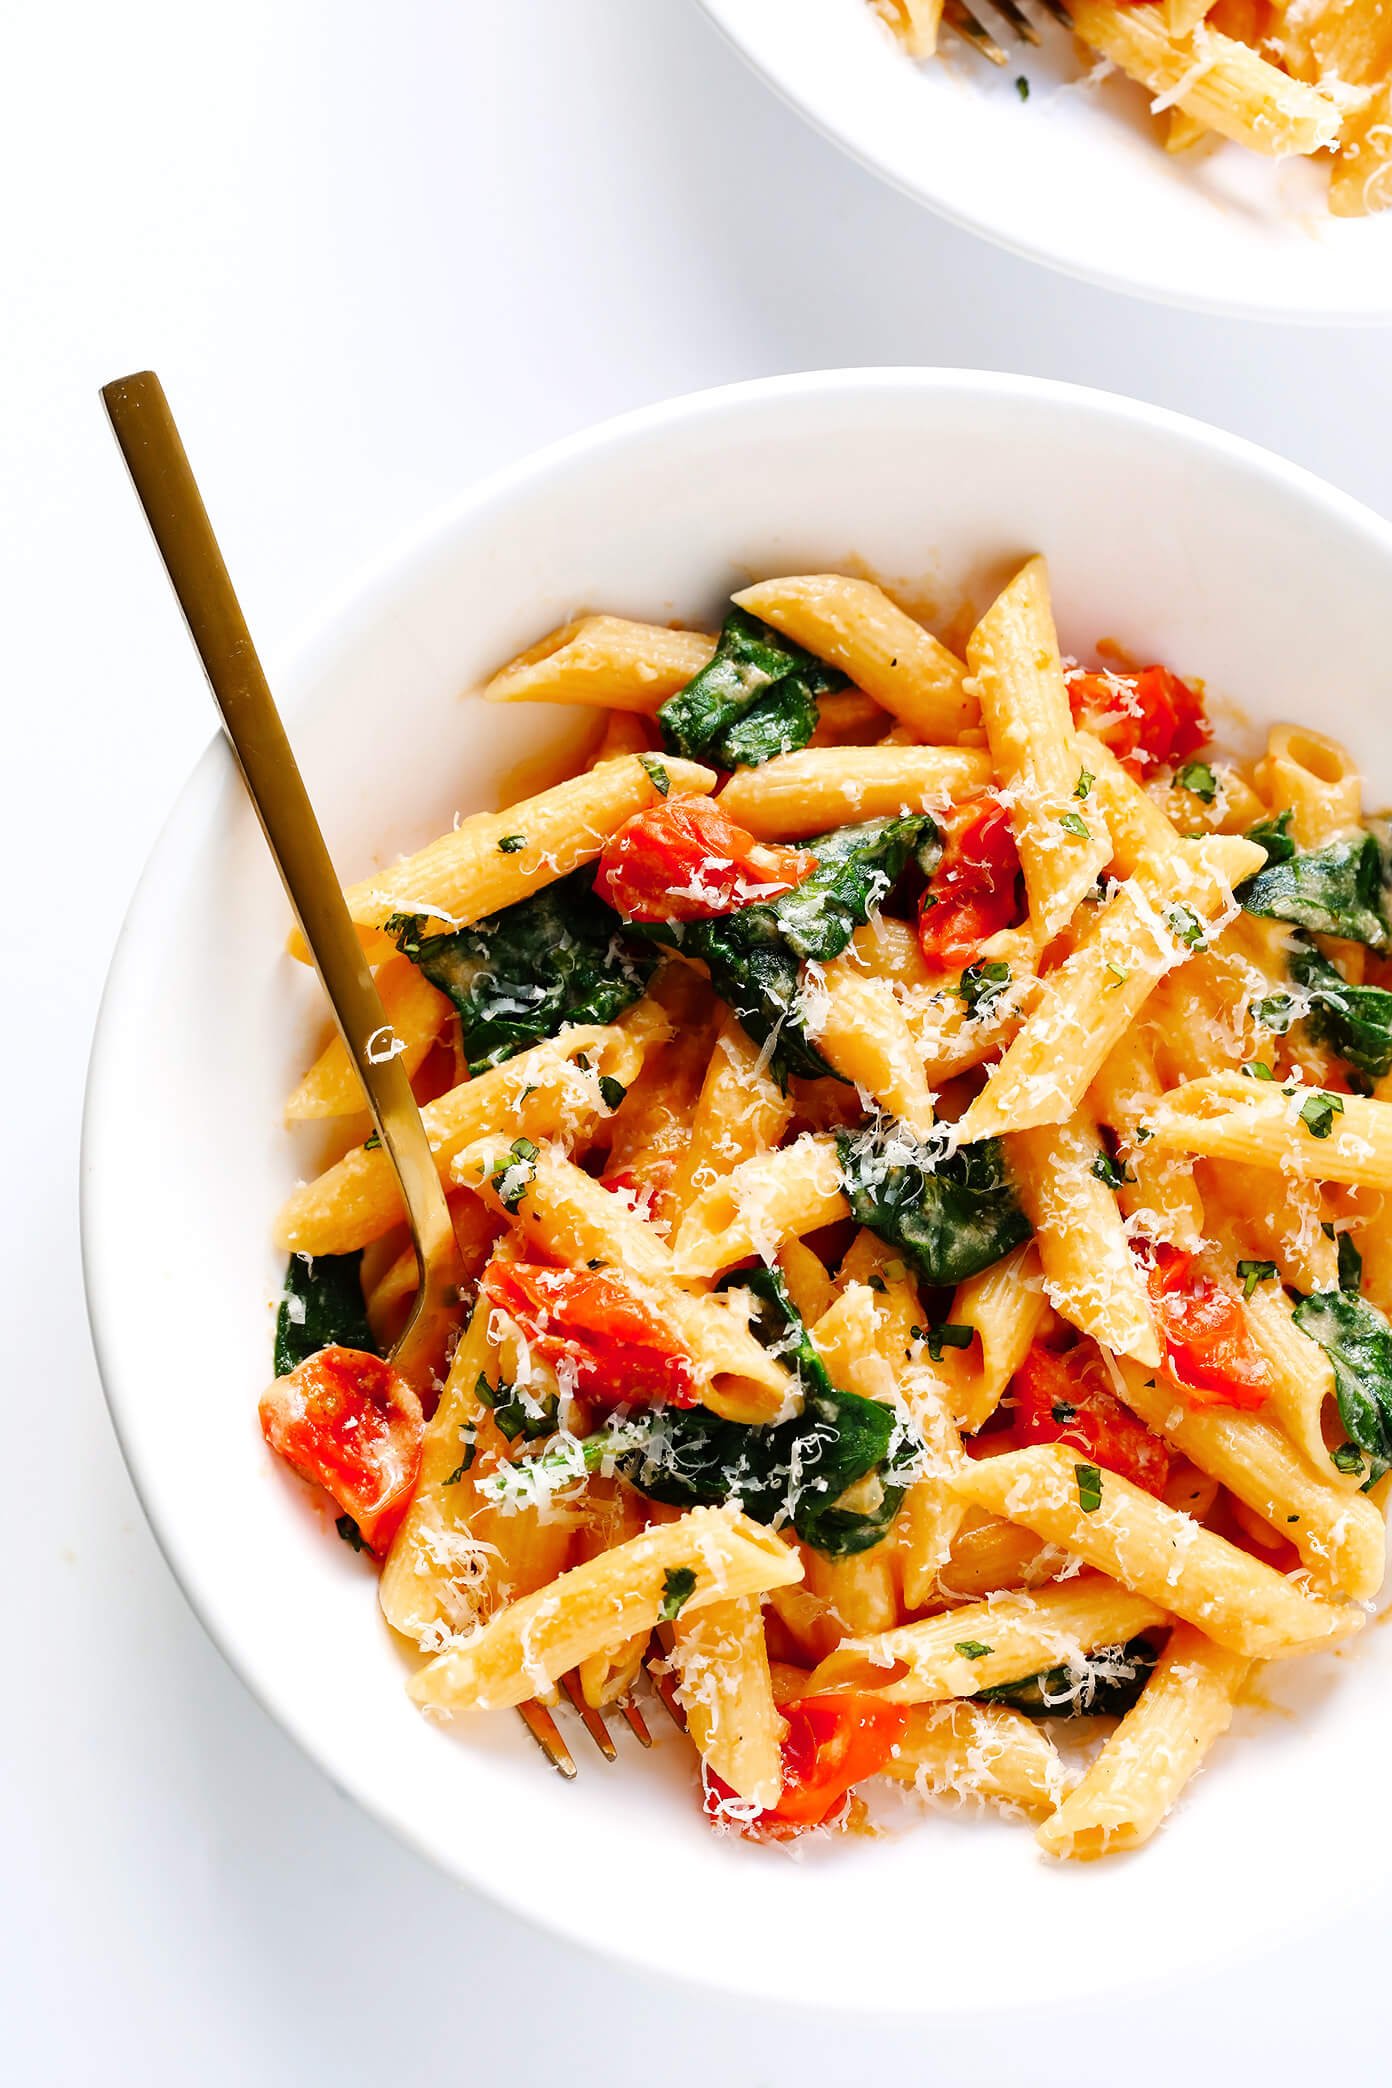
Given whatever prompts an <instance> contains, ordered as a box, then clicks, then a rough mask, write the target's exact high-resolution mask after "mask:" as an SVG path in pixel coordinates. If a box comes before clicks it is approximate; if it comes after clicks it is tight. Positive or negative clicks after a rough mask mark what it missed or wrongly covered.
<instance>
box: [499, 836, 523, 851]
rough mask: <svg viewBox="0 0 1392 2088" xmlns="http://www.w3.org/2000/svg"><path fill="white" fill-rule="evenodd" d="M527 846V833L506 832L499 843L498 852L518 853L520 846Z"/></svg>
mask: <svg viewBox="0 0 1392 2088" xmlns="http://www.w3.org/2000/svg"><path fill="white" fill-rule="evenodd" d="M526 846H527V836H526V835H525V834H504V835H503V838H502V840H501V841H500V842H499V843H498V852H499V854H500V855H516V854H517V851H518V850H519V849H520V848H525V847H526Z"/></svg>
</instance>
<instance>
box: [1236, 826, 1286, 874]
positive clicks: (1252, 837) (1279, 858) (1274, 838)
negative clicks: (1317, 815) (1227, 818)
mask: <svg viewBox="0 0 1392 2088" xmlns="http://www.w3.org/2000/svg"><path fill="white" fill-rule="evenodd" d="M1294 817H1295V814H1294V813H1293V812H1291V811H1289V810H1287V811H1285V812H1278V813H1277V815H1276V817H1275V818H1274V819H1259V820H1258V821H1257V823H1256V825H1255V826H1254V827H1248V829H1247V839H1248V840H1249V841H1255V842H1256V844H1257V846H1258V848H1264V849H1265V850H1266V867H1267V869H1270V867H1271V865H1272V864H1273V863H1288V862H1289V861H1290V859H1291V857H1292V856H1293V855H1294V854H1295V843H1294V841H1293V840H1292V839H1291V821H1292V819H1293V818H1294ZM1258 874H1259V875H1260V873H1258Z"/></svg>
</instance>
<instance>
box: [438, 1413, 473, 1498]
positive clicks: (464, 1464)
mask: <svg viewBox="0 0 1392 2088" xmlns="http://www.w3.org/2000/svg"><path fill="white" fill-rule="evenodd" d="M459 1440H460V1442H461V1443H462V1444H463V1446H464V1455H463V1456H462V1457H461V1458H460V1460H459V1462H458V1464H457V1465H456V1466H455V1468H454V1470H453V1471H452V1472H451V1473H450V1475H449V1477H448V1479H442V1480H441V1481H440V1484H441V1486H458V1484H459V1482H460V1480H461V1479H462V1478H463V1477H464V1474H465V1473H466V1472H467V1471H468V1470H469V1468H470V1467H471V1465H472V1464H473V1462H474V1458H475V1455H476V1454H477V1451H478V1443H477V1441H476V1439H475V1430H474V1428H473V1426H472V1424H471V1425H470V1426H469V1427H467V1428H461V1429H460V1431H459Z"/></svg>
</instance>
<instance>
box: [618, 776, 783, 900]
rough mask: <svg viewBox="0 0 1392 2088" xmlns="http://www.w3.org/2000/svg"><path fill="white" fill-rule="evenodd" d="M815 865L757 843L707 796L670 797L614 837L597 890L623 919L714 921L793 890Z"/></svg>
mask: <svg viewBox="0 0 1392 2088" xmlns="http://www.w3.org/2000/svg"><path fill="white" fill-rule="evenodd" d="M816 867H817V858H816V856H814V855H812V854H810V853H809V852H808V850H807V849H805V848H781V847H778V846H776V845H774V844H773V843H770V842H764V841H756V840H755V839H754V836H753V835H752V834H750V833H746V831H745V829H744V828H743V827H741V826H736V825H735V822H734V821H733V820H732V819H729V818H727V817H726V815H725V814H724V813H723V812H722V811H721V809H720V807H719V805H717V804H715V803H713V802H712V800H711V799H710V798H705V797H685V798H669V799H666V800H664V802H663V803H662V804H660V805H653V806H652V807H651V808H650V810H648V811H647V812H638V813H635V815H634V817H633V818H632V819H630V820H626V821H625V823H624V824H623V826H621V827H620V828H619V830H618V832H617V833H616V834H612V835H611V836H610V837H609V839H608V841H606V843H605V844H604V850H603V853H602V854H601V856H600V858H599V873H598V875H597V876H596V878H595V890H596V891H597V892H598V894H599V896H600V898H601V899H603V900H605V901H607V903H608V904H609V905H610V906H612V907H613V908H614V911H615V912H616V913H620V914H622V915H623V917H624V919H625V920H626V921H709V920H713V919H714V918H715V917H716V916H717V915H718V914H727V913H733V912H734V911H735V910H736V908H737V907H741V906H753V905H756V904H757V903H758V902H759V901H760V900H762V899H776V898H778V897H779V895H780V894H781V893H783V892H790V891H791V890H792V889H793V886H794V885H798V884H801V883H802V880H803V879H804V878H805V877H808V876H810V875H811V873H812V871H814V870H815V869H816Z"/></svg>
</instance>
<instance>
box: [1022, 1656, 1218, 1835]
mask: <svg viewBox="0 0 1392 2088" xmlns="http://www.w3.org/2000/svg"><path fill="white" fill-rule="evenodd" d="M1250 1665H1251V1663H1250V1662H1249V1661H1248V1660H1246V1659H1245V1658H1244V1657H1243V1656H1242V1654H1240V1653H1233V1652H1230V1651H1229V1650H1228V1649H1227V1648H1226V1647H1224V1646H1216V1645H1214V1643H1213V1642H1212V1640H1211V1639H1207V1638H1205V1637H1204V1635H1203V1633H1202V1632H1200V1631H1196V1630H1195V1629H1194V1627H1193V1626H1192V1625H1191V1624H1176V1626H1175V1628H1174V1630H1173V1631H1172V1632H1171V1633H1170V1638H1169V1643H1168V1644H1167V1646H1166V1647H1165V1650H1164V1652H1163V1653H1162V1654H1161V1655H1160V1658H1159V1660H1158V1661H1157V1662H1156V1665H1155V1668H1154V1670H1153V1672H1152V1673H1151V1676H1150V1678H1149V1680H1148V1681H1147V1683H1146V1685H1145V1688H1144V1689H1143V1690H1142V1691H1141V1695H1140V1698H1139V1700H1138V1701H1137V1703H1136V1706H1135V1708H1134V1709H1133V1710H1131V1711H1129V1712H1128V1713H1127V1715H1126V1717H1125V1718H1123V1720H1122V1721H1121V1724H1120V1725H1119V1726H1118V1727H1117V1729H1116V1731H1115V1732H1114V1733H1113V1734H1112V1736H1111V1738H1110V1739H1109V1740H1108V1741H1107V1743H1106V1745H1105V1746H1104V1747H1103V1749H1102V1752H1101V1753H1100V1754H1099V1755H1098V1757H1097V1759H1096V1761H1095V1762H1094V1763H1093V1764H1092V1766H1091V1768H1090V1769H1089V1770H1088V1772H1087V1774H1086V1776H1084V1778H1083V1780H1082V1782H1081V1783H1079V1784H1076V1785H1075V1786H1074V1788H1073V1789H1072V1790H1071V1791H1070V1792H1069V1794H1068V1796H1067V1797H1066V1798H1065V1799H1064V1801H1063V1803H1062V1805H1060V1807H1059V1809H1058V1811H1057V1812H1056V1813H1054V1814H1053V1815H1052V1817H1051V1818H1049V1819H1047V1820H1046V1821H1045V1822H1044V1824H1043V1826H1042V1827H1041V1828H1039V1830H1038V1832H1037V1834H1036V1836H1035V1839H1036V1841H1037V1842H1038V1843H1039V1846H1040V1848H1041V1849H1044V1850H1046V1851H1047V1852H1048V1854H1049V1855H1051V1856H1071V1857H1073V1858H1075V1859H1078V1860H1086V1859H1088V1858H1091V1857H1095V1856H1105V1855H1107V1854H1108V1852H1109V1851H1110V1850H1113V1849H1134V1848H1136V1847H1137V1846H1138V1845H1139V1844H1140V1843H1141V1842H1144V1841H1148V1840H1149V1839H1150V1837H1151V1835H1152V1834H1154V1832H1155V1830H1156V1828H1157V1827H1158V1826H1159V1825H1160V1822H1161V1820H1163V1819H1164V1817H1165V1814H1166V1813H1167V1812H1168V1811H1169V1809H1170V1807H1171V1806H1172V1805H1173V1804H1174V1803H1175V1801H1176V1799H1177V1798H1178V1797H1179V1795H1180V1793H1181V1791H1183V1789H1184V1787H1185V1785H1186V1784H1187V1783H1188V1782H1189V1781H1190V1779H1191V1778H1192V1777H1193V1776H1194V1775H1195V1773H1196V1772H1197V1770H1198V1769H1199V1768H1200V1767H1201V1766H1202V1764H1203V1760H1204V1757H1205V1755H1206V1754H1207V1753H1208V1751H1209V1749H1210V1748H1211V1747H1212V1746H1213V1744H1214V1742H1215V1741H1217V1740H1220V1739H1221V1738H1222V1736H1223V1734H1224V1733H1226V1731H1227V1730H1228V1727H1229V1726H1230V1725H1231V1723H1232V1714H1233V1704H1234V1701H1235V1699H1236V1696H1237V1693H1238V1691H1239V1689H1240V1688H1241V1687H1242V1684H1243V1682H1244V1681H1245V1679H1246V1677H1247V1673H1248V1669H1249V1667H1250Z"/></svg>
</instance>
